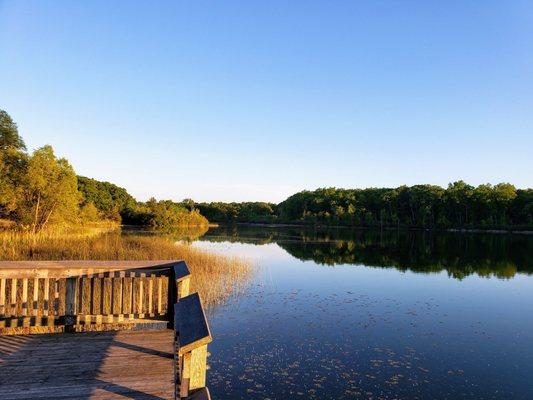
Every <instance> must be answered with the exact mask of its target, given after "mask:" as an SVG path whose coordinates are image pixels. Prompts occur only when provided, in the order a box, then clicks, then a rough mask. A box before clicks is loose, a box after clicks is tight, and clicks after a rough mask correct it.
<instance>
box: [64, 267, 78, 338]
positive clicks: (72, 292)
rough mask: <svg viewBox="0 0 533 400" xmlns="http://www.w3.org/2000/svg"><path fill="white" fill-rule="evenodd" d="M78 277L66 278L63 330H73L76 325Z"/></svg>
mask: <svg viewBox="0 0 533 400" xmlns="http://www.w3.org/2000/svg"><path fill="white" fill-rule="evenodd" d="M77 298H78V278H76V277H71V278H67V282H66V293H65V332H73V331H74V325H76V313H77V307H76V306H77V304H76V303H77Z"/></svg>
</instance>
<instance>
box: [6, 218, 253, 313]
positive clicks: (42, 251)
mask: <svg viewBox="0 0 533 400" xmlns="http://www.w3.org/2000/svg"><path fill="white" fill-rule="evenodd" d="M178 259H179V260H185V261H186V262H187V264H188V265H189V268H190V270H191V272H192V275H193V276H192V281H191V284H192V290H194V291H196V290H197V291H198V292H200V294H201V296H202V299H203V300H204V303H205V304H206V306H208V307H210V306H213V305H216V304H220V303H223V302H224V301H225V300H227V299H228V298H229V297H230V296H231V295H232V294H233V293H235V291H237V290H239V289H240V288H242V287H243V285H245V284H246V282H247V281H248V280H249V278H250V277H251V274H252V265H251V263H249V262H248V261H246V260H244V259H242V258H236V257H227V256H224V255H220V254H211V253H209V252H206V251H203V250H200V249H197V248H194V247H191V246H190V245H187V244H181V243H179V244H177V243H176V241H175V239H173V238H171V237H170V236H154V235H122V234H121V233H120V231H112V232H106V233H102V230H99V229H97V228H93V229H92V230H79V231H74V232H69V233H62V234H57V233H54V232H48V233H43V234H39V235H30V234H24V233H16V232H9V231H7V232H0V260H11V261H21V260H178Z"/></svg>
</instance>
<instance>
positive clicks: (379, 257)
mask: <svg viewBox="0 0 533 400" xmlns="http://www.w3.org/2000/svg"><path fill="white" fill-rule="evenodd" d="M192 245H193V246H197V247H200V248H204V249H208V250H211V251H217V252H221V253H223V254H231V255H239V256H245V257H247V258H250V259H252V260H254V262H255V263H256V264H257V265H258V268H257V272H256V273H255V276H254V278H253V280H252V281H251V282H250V283H249V285H248V286H247V287H246V288H245V289H244V290H242V291H241V292H239V293H238V294H237V295H235V296H234V297H233V298H232V299H231V300H230V301H229V302H227V304H225V305H223V306H219V307H216V308H214V309H212V310H211V311H210V315H209V320H210V325H211V330H212V333H213V336H214V339H215V340H214V341H213V343H212V344H210V346H209V350H210V352H211V357H210V358H209V365H210V367H211V369H210V371H209V374H208V380H209V383H208V384H209V388H210V390H211V393H212V395H213V397H214V398H218V399H222V398H231V399H240V398H242V399H292V398H294V399H298V398H301V399H359V398H360V399H531V398H533V236H531V235H502V234H463V233H449V234H431V233H428V232H397V231H383V232H380V231H377V232H370V231H361V230H349V229H330V230H313V229H303V228H291V227H285V228H280V227H277V228H272V227H270V228H269V227H246V226H242V227H220V228H214V229H210V230H209V231H208V232H207V233H206V234H205V235H203V236H202V237H200V238H199V239H197V240H196V241H194V242H193V244H192Z"/></svg>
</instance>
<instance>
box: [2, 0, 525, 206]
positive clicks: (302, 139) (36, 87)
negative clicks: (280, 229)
mask: <svg viewBox="0 0 533 400" xmlns="http://www.w3.org/2000/svg"><path fill="white" fill-rule="evenodd" d="M0 108H3V109H5V110H6V111H8V112H9V113H10V114H11V116H12V117H13V118H14V119H15V120H16V121H17V123H18V125H19V130H20V132H21V134H22V135H23V137H24V139H25V140H26V142H27V144H28V147H29V148H30V149H34V148H37V147H40V146H42V145H44V144H47V143H49V144H51V145H53V147H54V148H55V149H56V152H57V153H58V154H59V155H61V156H65V157H67V158H68V159H69V160H70V162H71V163H72V164H73V166H74V167H75V169H76V171H77V172H78V173H79V174H81V175H86V176H89V177H94V178H97V179H100V180H108V181H111V182H113V183H116V184H118V185H120V186H123V187H125V188H127V189H128V190H129V191H130V193H132V194H133V195H134V196H136V197H138V198H139V199H140V200H144V199H147V198H149V197H150V196H155V197H156V198H159V199H167V198H170V199H174V200H181V199H183V198H186V197H191V198H193V199H195V200H197V201H206V200H207V201H210V200H222V201H240V200H265V201H276V202H277V201H280V200H283V199H284V198H285V197H286V196H287V195H289V194H292V193H294V192H296V191H299V190H302V189H315V188H317V187H324V186H337V187H349V188H354V187H370V186H372V187H382V186H386V187H393V186H399V185H401V184H408V185H411V184H417V183H432V184H439V185H443V186H445V185H447V184H448V182H451V181H454V180H458V179H463V180H465V181H467V182H469V183H471V184H475V185H477V184H480V183H486V182H489V183H498V182H501V181H508V182H511V183H514V184H515V185H516V186H518V187H533V2H531V1H499V2H496V1H467V0H461V1H422V0H421V1H345V2H341V1H316V2H315V1H283V2H275V1H262V2H259V1H241V2H236V1H187V2H185V1H169V2H164V1H144V2H143V1H86V2H81V1H64V2H62V1H2V0H0Z"/></svg>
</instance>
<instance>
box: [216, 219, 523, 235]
mask: <svg viewBox="0 0 533 400" xmlns="http://www.w3.org/2000/svg"><path fill="white" fill-rule="evenodd" d="M235 225H237V226H255V227H263V228H308V229H354V230H368V231H371V230H374V231H375V230H386V231H396V230H400V231H415V232H416V231H418V232H420V231H423V232H433V233H491V234H514V235H533V229H523V228H522V229H520V228H518V229H495V228H487V229H483V228H445V229H441V228H418V227H400V228H397V227H392V226H383V227H379V226H346V225H323V224H303V223H302V224H298V223H269V222H215V223H213V224H210V225H209V227H210V228H219V227H226V226H235Z"/></svg>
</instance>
